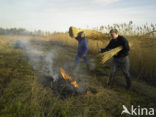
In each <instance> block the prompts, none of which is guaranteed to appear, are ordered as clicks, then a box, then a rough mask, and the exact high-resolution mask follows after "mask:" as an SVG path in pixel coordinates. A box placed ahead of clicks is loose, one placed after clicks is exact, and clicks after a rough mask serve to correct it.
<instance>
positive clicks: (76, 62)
mask: <svg viewBox="0 0 156 117" xmlns="http://www.w3.org/2000/svg"><path fill="white" fill-rule="evenodd" d="M80 59H81V57H80V56H78V55H77V56H76V59H75V63H74V68H73V69H76V67H77V64H78V63H79V61H80Z"/></svg>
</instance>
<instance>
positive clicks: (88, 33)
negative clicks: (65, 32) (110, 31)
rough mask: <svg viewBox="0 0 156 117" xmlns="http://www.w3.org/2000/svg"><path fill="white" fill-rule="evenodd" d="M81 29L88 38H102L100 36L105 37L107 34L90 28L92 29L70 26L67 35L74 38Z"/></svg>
mask: <svg viewBox="0 0 156 117" xmlns="http://www.w3.org/2000/svg"><path fill="white" fill-rule="evenodd" d="M81 31H83V32H84V33H85V36H86V37H87V38H90V39H102V38H106V36H107V35H105V34H103V33H101V32H99V31H97V30H92V29H80V28H76V27H73V26H71V27H70V28H69V36H70V37H72V38H75V37H77V34H78V33H79V32H81Z"/></svg>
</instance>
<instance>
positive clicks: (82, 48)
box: [74, 31, 89, 70]
mask: <svg viewBox="0 0 156 117" xmlns="http://www.w3.org/2000/svg"><path fill="white" fill-rule="evenodd" d="M75 39H76V40H77V41H78V51H77V56H76V59H75V65H74V69H75V68H76V67H77V64H78V63H79V61H80V59H81V58H83V60H84V63H85V64H86V66H87V69H88V70H89V64H88V59H87V52H88V40H87V38H86V37H85V34H84V32H83V31H81V32H79V33H78V36H77V37H76V38H75Z"/></svg>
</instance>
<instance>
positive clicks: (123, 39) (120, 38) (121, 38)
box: [119, 35, 127, 42]
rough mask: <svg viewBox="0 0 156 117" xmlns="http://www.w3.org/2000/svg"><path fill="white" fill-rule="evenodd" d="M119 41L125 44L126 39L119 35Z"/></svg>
mask: <svg viewBox="0 0 156 117" xmlns="http://www.w3.org/2000/svg"><path fill="white" fill-rule="evenodd" d="M119 40H122V41H124V42H127V39H126V38H125V37H124V36H121V35H119Z"/></svg>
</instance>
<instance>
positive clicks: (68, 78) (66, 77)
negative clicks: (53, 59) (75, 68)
mask: <svg viewBox="0 0 156 117" xmlns="http://www.w3.org/2000/svg"><path fill="white" fill-rule="evenodd" d="M60 72H61V75H62V77H63V78H64V79H66V80H69V81H70V83H71V84H72V85H73V86H74V87H78V86H79V85H78V84H77V82H76V81H75V80H72V77H71V76H69V75H68V74H67V73H66V72H65V71H64V69H63V68H60Z"/></svg>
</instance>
